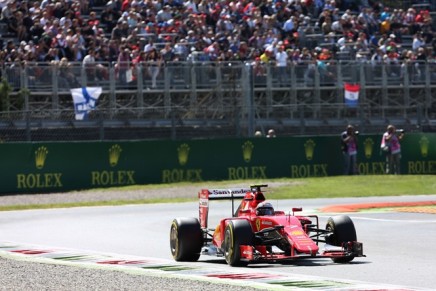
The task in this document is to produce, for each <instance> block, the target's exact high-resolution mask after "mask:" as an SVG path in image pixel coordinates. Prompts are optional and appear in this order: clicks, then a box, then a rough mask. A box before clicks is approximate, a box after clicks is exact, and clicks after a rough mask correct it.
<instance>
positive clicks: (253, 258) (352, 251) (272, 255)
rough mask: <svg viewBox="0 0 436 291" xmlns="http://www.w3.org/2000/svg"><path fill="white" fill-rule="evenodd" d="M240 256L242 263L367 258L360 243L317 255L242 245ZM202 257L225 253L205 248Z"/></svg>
mask: <svg viewBox="0 0 436 291" xmlns="http://www.w3.org/2000/svg"><path fill="white" fill-rule="evenodd" d="M239 248H240V254H241V261H246V262H252V263H254V262H278V261H291V260H298V259H311V258H312V259H313V258H332V259H336V258H348V257H365V255H364V254H363V244H362V243H360V242H348V243H345V244H344V246H342V247H337V246H332V245H328V244H326V245H325V247H324V249H323V250H322V251H321V252H319V253H316V254H313V255H311V254H303V253H293V254H285V252H281V251H280V250H278V251H277V250H275V249H272V248H269V247H267V246H251V245H241V246H239ZM201 254H202V255H211V256H217V257H223V256H224V253H223V252H221V251H220V250H219V249H217V248H216V247H215V246H213V245H210V246H207V247H204V248H203V249H202V252H201Z"/></svg>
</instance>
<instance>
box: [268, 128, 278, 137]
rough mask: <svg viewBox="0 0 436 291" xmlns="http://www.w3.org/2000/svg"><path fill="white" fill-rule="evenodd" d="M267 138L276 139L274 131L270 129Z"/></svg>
mask: <svg viewBox="0 0 436 291" xmlns="http://www.w3.org/2000/svg"><path fill="white" fill-rule="evenodd" d="M266 137H267V138H275V137H276V132H275V131H274V129H269V130H268V134H267V135H266Z"/></svg>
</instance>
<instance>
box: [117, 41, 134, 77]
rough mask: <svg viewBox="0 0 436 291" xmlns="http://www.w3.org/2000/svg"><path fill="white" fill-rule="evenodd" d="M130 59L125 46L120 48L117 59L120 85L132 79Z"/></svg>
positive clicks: (128, 51)
mask: <svg viewBox="0 0 436 291" xmlns="http://www.w3.org/2000/svg"><path fill="white" fill-rule="evenodd" d="M131 61H132V60H131V57H130V50H129V49H128V48H127V47H125V48H122V49H121V51H120V53H119V55H118V59H117V70H118V80H119V81H120V83H121V84H122V85H126V84H127V83H130V82H131V81H132V80H133V75H132V70H131Z"/></svg>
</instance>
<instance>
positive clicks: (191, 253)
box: [170, 218, 203, 262]
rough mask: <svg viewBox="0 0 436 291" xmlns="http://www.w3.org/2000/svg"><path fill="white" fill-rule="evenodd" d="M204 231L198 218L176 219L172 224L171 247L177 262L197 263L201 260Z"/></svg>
mask: <svg viewBox="0 0 436 291" xmlns="http://www.w3.org/2000/svg"><path fill="white" fill-rule="evenodd" d="M202 246H203V231H202V230H201V226H200V223H199V222H198V219H196V218H176V219H174V220H173V223H172V224H171V231H170V247H171V254H172V255H173V258H174V260H176V261H185V262H195V261H197V260H198V258H200V252H201V248H202Z"/></svg>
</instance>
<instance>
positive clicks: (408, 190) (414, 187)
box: [0, 175, 436, 211]
mask: <svg viewBox="0 0 436 291" xmlns="http://www.w3.org/2000/svg"><path fill="white" fill-rule="evenodd" d="M253 184H269V185H270V187H268V188H266V189H265V190H266V197H267V199H297V198H330V197H369V196H398V195H422V194H436V175H403V176H391V175H376V176H335V177H323V178H304V179H285V178H283V179H269V180H268V181H258V180H238V181H207V182H196V183H187V182H185V183H177V184H160V185H135V186H127V187H118V188H110V189H109V188H108V189H91V190H88V191H90V192H93V191H103V192H104V191H127V190H129V191H134V190H140V191H144V192H146V191H147V190H156V189H161V190H163V191H165V189H169V188H172V189H174V188H178V189H179V190H180V191H186V190H184V187H185V186H194V187H195V186H198V187H197V189H198V190H200V189H203V188H232V187H244V186H246V187H248V186H250V185H253ZM74 193H77V192H74ZM74 193H71V195H74ZM64 195H69V193H65V194H64ZM186 201H197V192H193V193H192V198H150V199H141V200H112V201H97V202H80V203H62V204H38V205H12V206H0V211H6V210H24V209H46V208H60V207H64V208H65V207H83V206H116V205H126V204H147V203H167V202H186Z"/></svg>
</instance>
